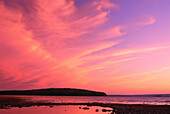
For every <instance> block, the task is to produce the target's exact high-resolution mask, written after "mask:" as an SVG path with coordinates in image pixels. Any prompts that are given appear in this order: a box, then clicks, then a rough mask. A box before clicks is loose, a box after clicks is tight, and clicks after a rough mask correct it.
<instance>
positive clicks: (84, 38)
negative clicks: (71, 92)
mask: <svg viewBox="0 0 170 114" xmlns="http://www.w3.org/2000/svg"><path fill="white" fill-rule="evenodd" d="M169 3H170V1H168V0H142V1H136V0H128V1H126V0H0V90H12V89H35V88H65V87H68V88H84V89H90V90H97V91H104V92H106V93H107V94H167V93H170V88H169V87H170V83H169V82H170V59H169V58H170V32H169V30H170V23H169V20H170V8H169V5H168V4H169Z"/></svg>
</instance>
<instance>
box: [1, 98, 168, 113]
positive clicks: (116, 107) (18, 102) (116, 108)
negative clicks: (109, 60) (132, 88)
mask: <svg viewBox="0 0 170 114" xmlns="http://www.w3.org/2000/svg"><path fill="white" fill-rule="evenodd" d="M69 105H74V106H86V107H91V106H100V107H103V108H112V111H111V114H170V105H148V104H118V103H101V102H92V103H72V102H68V103H51V102H45V101H36V102H34V101H29V99H24V98H18V97H0V109H11V108H14V107H18V108H22V107H32V106H49V107H51V108H52V107H53V106H69ZM106 111H107V110H106Z"/></svg>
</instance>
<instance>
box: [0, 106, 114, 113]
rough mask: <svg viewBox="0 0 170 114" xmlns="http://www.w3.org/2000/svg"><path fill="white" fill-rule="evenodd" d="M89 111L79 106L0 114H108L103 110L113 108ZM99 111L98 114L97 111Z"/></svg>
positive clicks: (16, 109) (25, 109) (5, 110)
mask: <svg viewBox="0 0 170 114" xmlns="http://www.w3.org/2000/svg"><path fill="white" fill-rule="evenodd" d="M89 108H90V109H89V110H83V109H79V106H54V107H52V108H50V107H49V106H41V107H37V106H34V107H29V108H27V107H25V108H12V109H8V110H7V109H0V114H108V112H102V109H108V110H112V109H111V108H102V107H97V106H93V107H89ZM96 109H98V110H99V111H98V112H96V111H95V110H96Z"/></svg>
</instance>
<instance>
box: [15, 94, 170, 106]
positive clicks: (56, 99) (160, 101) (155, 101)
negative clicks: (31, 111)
mask: <svg viewBox="0 0 170 114" xmlns="http://www.w3.org/2000/svg"><path fill="white" fill-rule="evenodd" d="M15 97H23V98H26V99H28V100H31V101H43V102H52V103H62V102H64V103H67V102H71V103H88V102H102V103H121V104H152V105H170V97H115V96H102V97H101V96H100V97H98V96H97V97H96V96H95V97H93V96H15Z"/></svg>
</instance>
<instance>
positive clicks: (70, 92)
mask: <svg viewBox="0 0 170 114" xmlns="http://www.w3.org/2000/svg"><path fill="white" fill-rule="evenodd" d="M0 95H44V96H107V94H106V93H104V92H97V91H90V90H85V89H73V88H47V89H33V90H7V91H0Z"/></svg>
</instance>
